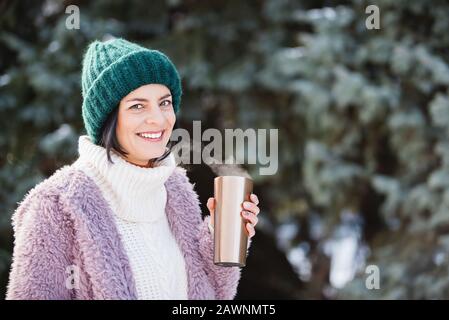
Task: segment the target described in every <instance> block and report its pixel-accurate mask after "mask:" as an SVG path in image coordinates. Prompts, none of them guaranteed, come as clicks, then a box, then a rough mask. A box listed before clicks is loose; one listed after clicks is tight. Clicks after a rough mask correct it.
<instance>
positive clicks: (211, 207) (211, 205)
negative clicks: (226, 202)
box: [206, 197, 215, 216]
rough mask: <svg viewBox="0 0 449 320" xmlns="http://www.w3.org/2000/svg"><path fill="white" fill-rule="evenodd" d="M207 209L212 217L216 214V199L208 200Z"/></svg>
mask: <svg viewBox="0 0 449 320" xmlns="http://www.w3.org/2000/svg"><path fill="white" fill-rule="evenodd" d="M206 206H207V209H209V213H210V215H211V216H212V215H213V214H214V212H215V199H214V198H212V197H211V198H209V199H207V204H206Z"/></svg>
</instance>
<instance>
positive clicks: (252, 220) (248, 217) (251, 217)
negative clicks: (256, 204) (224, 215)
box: [242, 211, 259, 226]
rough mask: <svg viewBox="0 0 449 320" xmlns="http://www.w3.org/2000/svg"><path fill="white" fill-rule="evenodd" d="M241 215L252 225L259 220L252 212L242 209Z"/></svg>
mask: <svg viewBox="0 0 449 320" xmlns="http://www.w3.org/2000/svg"><path fill="white" fill-rule="evenodd" d="M242 216H243V218H245V219H246V220H248V221H249V222H250V223H251V224H252V225H253V226H256V224H257V222H259V218H257V216H256V215H255V214H254V213H252V212H248V211H242Z"/></svg>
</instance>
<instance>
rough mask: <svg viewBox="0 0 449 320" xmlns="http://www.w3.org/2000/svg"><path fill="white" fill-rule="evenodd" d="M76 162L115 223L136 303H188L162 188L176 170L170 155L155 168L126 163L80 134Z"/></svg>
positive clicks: (183, 277)
mask: <svg viewBox="0 0 449 320" xmlns="http://www.w3.org/2000/svg"><path fill="white" fill-rule="evenodd" d="M78 150H79V154H80V157H79V159H78V161H77V162H76V163H75V166H76V167H77V168H79V169H81V170H83V171H84V172H85V173H86V174H87V175H89V176H90V177H91V178H92V179H93V180H94V181H95V182H96V183H97V185H98V186H99V187H100V189H101V191H102V193H103V195H104V197H105V198H106V200H107V201H108V202H109V203H110V204H111V205H112V211H113V212H114V220H115V223H116V224H117V227H118V230H119V233H120V235H121V237H122V239H123V242H124V246H125V250H126V252H127V254H128V257H129V260H130V263H131V269H132V270H133V274H134V279H135V280H136V289H137V297H138V298H139V299H146V300H148V299H170V300H171V299H177V300H180V299H187V275H186V270H185V263H184V258H183V257H182V253H181V251H180V249H179V247H178V245H177V244H176V240H175V238H174V237H173V235H172V233H171V231H170V227H169V225H168V221H167V216H166V215H165V204H166V202H167V193H166V189H165V186H164V183H165V182H166V180H167V179H168V177H169V176H170V175H171V174H172V173H173V170H174V168H175V166H176V164H175V160H174V157H173V154H170V156H169V157H167V158H166V159H164V161H163V162H162V163H161V164H160V165H159V166H157V167H154V168H142V167H139V166H136V165H134V164H131V163H129V162H127V161H126V160H124V159H123V158H121V157H120V156H119V155H116V154H115V153H113V152H111V158H112V161H113V162H114V164H111V163H110V162H109V161H108V159H107V155H106V150H105V149H104V148H103V147H101V146H97V145H95V144H93V143H92V141H91V138H89V137H88V136H86V135H84V136H81V137H80V138H79V143H78Z"/></svg>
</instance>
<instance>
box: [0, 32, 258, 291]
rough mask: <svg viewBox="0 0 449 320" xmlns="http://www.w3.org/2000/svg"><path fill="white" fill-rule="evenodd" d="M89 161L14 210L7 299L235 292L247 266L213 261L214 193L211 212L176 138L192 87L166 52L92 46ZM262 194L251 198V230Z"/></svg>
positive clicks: (87, 93)
mask: <svg viewBox="0 0 449 320" xmlns="http://www.w3.org/2000/svg"><path fill="white" fill-rule="evenodd" d="M82 93H83V106H82V116H83V120H84V125H85V128H86V131H87V135H82V136H81V137H80V138H79V142H78V150H79V158H78V159H77V160H76V161H75V162H74V163H73V164H71V165H67V166H64V167H63V168H61V169H59V170H57V171H56V172H55V173H54V174H53V175H52V176H51V177H49V178H48V179H46V180H45V181H43V182H41V183H40V184H39V185H37V186H36V187H34V188H33V189H32V190H31V191H29V192H28V194H27V195H26V197H25V198H24V200H23V201H22V202H21V203H20V206H19V207H18V208H17V209H16V211H15V213H14V215H13V219H12V221H13V227H14V236H15V246H14V253H13V263H12V267H11V273H10V280H9V284H8V290H7V299H232V298H234V296H235V294H236V291H237V285H238V282H239V279H240V269H239V268H238V267H219V266H216V265H214V263H213V232H214V230H213V214H214V199H213V198H209V200H208V203H207V207H208V209H209V212H210V215H208V216H206V218H205V219H204V220H203V219H202V218H201V211H200V208H199V201H198V196H197V194H196V192H195V191H194V189H193V185H192V184H191V183H190V182H189V180H188V178H187V176H186V172H185V170H184V169H182V168H180V167H177V166H176V165H175V161H174V156H173V154H172V153H171V152H170V148H169V147H167V145H168V144H169V138H170V135H171V132H172V130H173V126H174V124H175V121H176V113H177V111H178V109H179V105H180V100H181V95H182V89H181V81H180V78H179V74H178V72H177V70H176V68H175V66H174V65H173V64H172V62H171V61H170V60H169V58H168V57H167V56H166V55H164V54H163V53H161V52H159V51H157V50H149V49H145V48H143V47H141V46H139V45H137V44H133V43H130V42H128V41H126V40H123V39H114V40H109V41H107V42H98V41H95V42H93V43H92V44H91V45H90V46H89V47H88V49H87V52H86V54H85V56H84V61H83V71H82ZM257 204H258V200H257V197H256V196H255V195H251V201H248V202H245V203H244V204H243V208H244V209H243V210H242V216H243V217H244V219H245V222H246V227H247V232H248V235H249V237H250V238H251V237H253V236H254V234H255V231H254V226H255V225H256V223H257V214H258V213H259V208H258V207H257Z"/></svg>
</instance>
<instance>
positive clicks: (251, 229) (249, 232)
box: [246, 223, 256, 238]
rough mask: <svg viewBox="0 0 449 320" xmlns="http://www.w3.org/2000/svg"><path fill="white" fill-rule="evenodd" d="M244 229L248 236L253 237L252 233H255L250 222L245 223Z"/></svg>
mask: <svg viewBox="0 0 449 320" xmlns="http://www.w3.org/2000/svg"><path fill="white" fill-rule="evenodd" d="M246 231H248V236H249V237H250V238H252V237H254V235H255V234H256V230H255V229H254V227H253V225H252V224H251V223H247V224H246Z"/></svg>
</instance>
